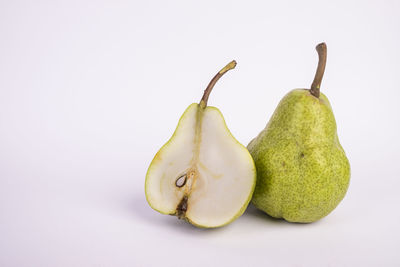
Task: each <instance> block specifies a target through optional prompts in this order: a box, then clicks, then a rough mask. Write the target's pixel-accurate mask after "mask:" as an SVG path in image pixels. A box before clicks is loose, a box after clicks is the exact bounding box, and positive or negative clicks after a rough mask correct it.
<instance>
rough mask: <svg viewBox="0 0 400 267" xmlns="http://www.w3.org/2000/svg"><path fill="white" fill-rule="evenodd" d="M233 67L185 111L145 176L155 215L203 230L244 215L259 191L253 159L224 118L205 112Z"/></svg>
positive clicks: (215, 111)
mask: <svg viewBox="0 0 400 267" xmlns="http://www.w3.org/2000/svg"><path fill="white" fill-rule="evenodd" d="M235 66H236V61H232V62H230V63H229V64H228V65H226V66H225V67H224V68H223V69H222V70H221V71H220V72H218V73H217V74H216V75H215V76H214V78H213V79H212V80H211V82H210V83H209V85H208V86H207V88H206V90H205V91H204V95H203V97H202V99H201V101H200V103H199V104H197V103H194V104H191V105H190V106H189V107H188V108H187V109H186V111H185V112H184V113H183V115H182V117H181V118H180V120H179V123H178V126H177V127H176V130H175V132H174V134H173V135H172V137H171V138H170V139H169V141H168V142H167V143H166V144H165V145H164V146H163V147H162V148H161V149H160V150H159V151H158V153H157V154H156V155H155V157H154V159H153V161H152V162H151V164H150V167H149V169H148V171H147V175H146V182H145V193H146V199H147V202H148V203H149V205H150V206H151V207H152V208H153V209H154V210H156V211H158V212H160V213H163V214H170V215H176V216H178V217H179V218H180V219H184V220H186V221H188V222H190V223H191V224H193V225H195V226H198V227H202V228H214V227H220V226H223V225H226V224H228V223H230V222H232V221H233V220H235V219H236V218H238V217H239V216H240V215H242V214H243V212H244V211H245V209H246V207H247V205H248V204H249V202H250V200H251V196H252V194H253V191H254V188H255V182H256V168H255V165H254V162H253V159H252V157H251V155H250V153H249V152H248V150H247V149H246V147H245V146H243V145H241V144H240V143H239V142H238V141H237V140H236V139H235V138H234V137H233V136H232V134H231V133H230V131H229V129H228V127H227V126H226V124H225V120H224V118H223V116H222V114H221V112H220V111H219V110H218V109H217V108H215V107H210V106H207V101H208V97H209V95H210V92H211V90H212V88H213V87H214V85H215V83H216V82H217V81H218V80H219V78H220V77H221V76H222V75H224V74H225V73H226V72H227V71H229V70H230V69H233V68H235Z"/></svg>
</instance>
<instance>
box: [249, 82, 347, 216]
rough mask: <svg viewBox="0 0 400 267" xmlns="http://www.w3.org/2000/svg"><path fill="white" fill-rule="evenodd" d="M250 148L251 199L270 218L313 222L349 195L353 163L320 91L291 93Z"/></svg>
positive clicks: (330, 109)
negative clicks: (254, 177) (253, 168)
mask: <svg viewBox="0 0 400 267" xmlns="http://www.w3.org/2000/svg"><path fill="white" fill-rule="evenodd" d="M248 149H249V151H250V154H251V155H252V156H253V159H254V162H255V165H256V168H257V185H256V189H255V191H254V195H253V199H252V202H253V204H254V205H255V206H256V207H257V208H259V209H261V210H263V211H265V212H266V213H268V214H269V215H271V216H272V217H276V218H283V219H285V220H287V221H290V222H300V223H308V222H314V221H316V220H319V219H321V218H322V217H325V216H326V215H328V214H329V213H330V212H331V211H332V210H333V209H334V208H335V207H336V206H337V205H338V204H339V202H340V201H341V200H342V199H343V197H344V195H345V194H346V191H347V188H348V186H349V180H350V165H349V161H348V160H347V158H346V155H345V152H344V150H343V148H342V147H341V145H340V143H339V140H338V137H337V132H336V122H335V118H334V115H333V112H332V108H331V106H330V103H329V101H328V99H327V98H326V96H325V95H323V94H322V93H321V95H320V98H316V97H314V96H313V95H311V94H310V92H309V90H306V89H296V90H293V91H291V92H289V93H288V94H287V95H286V96H285V97H284V98H283V99H282V100H281V102H280V103H279V105H278V107H277V108H276V110H275V112H274V114H273V116H272V118H271V119H270V121H269V123H268V124H267V126H266V127H265V129H264V130H263V131H262V132H261V133H260V134H259V135H258V136H257V137H256V138H255V139H253V140H252V141H251V142H250V144H249V145H248Z"/></svg>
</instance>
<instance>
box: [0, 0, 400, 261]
mask: <svg viewBox="0 0 400 267" xmlns="http://www.w3.org/2000/svg"><path fill="white" fill-rule="evenodd" d="M399 25H400V2H398V1H357V2H354V1H303V2H300V1H293V2H287V1H270V2H269V3H267V1H259V2H254V1H193V2H192V1H181V2H175V1H172V2H168V3H167V1H159V2H155V1H136V2H135V1H114V2H113V3H112V4H111V2H110V3H106V2H103V1H92V2H90V1H63V2H60V1H48V2H46V1H2V2H1V3H0V36H1V37H0V38H1V39H0V137H1V138H0V265H1V266H4V267H8V266H206V265H211V266H399V265H400V255H399V249H400V230H399V225H400V213H399V212H398V210H399V208H398V206H399V204H400V194H399V186H400V180H399V173H400V164H399V163H398V161H399V158H400V141H399V136H400V129H399V127H400V119H399V114H400V107H399V100H398V99H399V97H400V88H399V79H398V77H399V69H400V53H399V47H400V37H399ZM321 41H325V42H327V44H328V65H327V68H326V75H325V78H324V80H323V83H322V91H323V92H324V93H325V94H326V95H327V96H328V98H329V99H330V101H331V103H332V105H333V109H334V112H335V116H336V120H337V124H338V132H339V137H340V140H341V143H342V145H343V147H344V148H345V150H346V152H347V155H348V157H349V159H350V162H351V166H352V180H351V184H350V188H349V191H348V194H347V196H346V197H345V199H344V201H343V202H342V203H341V204H340V205H339V206H338V208H337V209H336V210H335V211H334V212H333V213H331V214H330V215H329V216H328V217H326V218H325V219H323V220H321V221H319V222H317V223H313V224H306V225H301V224H289V223H285V222H283V221H277V220H273V219H271V218H269V217H267V216H265V215H263V214H262V213H260V212H257V211H255V210H254V209H253V208H250V209H249V210H248V211H247V212H246V213H245V214H244V215H243V216H242V217H240V218H239V219H238V220H237V221H235V222H234V223H232V224H230V225H228V226H227V227H224V228H221V229H217V230H201V229H196V228H194V227H191V226H190V225H187V224H186V223H184V222H182V221H178V220H177V219H176V218H173V217H172V216H165V215H161V214H158V213H157V212H155V211H153V210H152V209H151V208H150V207H149V206H148V205H147V203H146V200H145V196H144V177H145V173H146V170H147V167H148V165H149V164H150V161H151V159H152V158H153V156H154V154H155V153H156V152H157V150H158V149H159V148H160V147H161V145H162V144H164V142H165V141H166V140H167V139H168V138H169V137H170V136H171V135H172V133H173V130H174V129H175V126H176V124H177V122H178V119H179V117H180V115H181V114H182V112H183V111H184V110H185V108H186V107H187V106H188V105H189V104H190V103H192V102H197V101H199V100H200V98H201V95H202V91H203V89H204V88H205V87H206V85H207V83H208V81H209V80H210V79H211V78H212V76H213V75H214V74H215V73H216V71H218V70H219V69H220V68H221V67H222V66H224V65H225V64H226V63H228V62H229V61H230V60H231V59H236V60H237V61H238V66H237V68H236V69H235V70H233V71H231V72H230V73H228V74H227V75H226V76H225V77H223V78H222V79H221V81H220V82H219V83H218V84H217V86H216V87H215V88H214V89H215V90H214V91H213V92H212V94H211V96H210V100H209V104H210V105H215V106H217V107H218V108H220V110H221V111H222V113H223V114H224V116H225V119H226V122H227V124H228V126H229V128H230V130H231V132H232V133H233V135H234V136H235V137H236V138H237V139H238V140H239V141H240V142H242V143H244V144H247V143H248V142H249V141H250V140H251V138H253V137H254V136H255V135H257V134H258V132H259V131H261V130H262V128H263V127H264V126H265V124H266V123H267V121H268V119H269V117H270V116H271V114H272V112H273V110H274V109H275V107H276V105H277V104H278V102H279V100H280V99H281V98H282V97H283V96H284V94H286V93H287V92H288V91H289V90H290V89H293V88H296V87H308V86H309V85H310V84H311V81H312V78H313V75H314V71H315V68H316V63H317V55H316V52H315V50H314V47H315V45H316V44H317V43H318V42H321Z"/></svg>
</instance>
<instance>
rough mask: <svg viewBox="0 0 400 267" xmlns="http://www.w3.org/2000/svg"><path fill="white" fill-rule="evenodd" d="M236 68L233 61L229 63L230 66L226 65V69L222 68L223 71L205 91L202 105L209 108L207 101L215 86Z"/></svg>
mask: <svg viewBox="0 0 400 267" xmlns="http://www.w3.org/2000/svg"><path fill="white" fill-rule="evenodd" d="M235 67H236V61H235V60H232V61H231V62H229V63H228V65H226V66H225V67H223V68H222V70H220V71H219V72H218V73H217V74H216V75H215V76H214V78H212V80H211V81H210V83H209V84H208V86H207V88H206V90H204V94H203V97H202V98H201V100H200V104H201V102H203V103H204V107H206V106H207V101H208V97H209V95H210V93H211V90H212V89H213V88H214V85H215V84H216V83H217V81H218V80H219V78H221V77H222V76H223V75H224V74H225V73H226V72H228V71H229V70H231V69H234V68H235Z"/></svg>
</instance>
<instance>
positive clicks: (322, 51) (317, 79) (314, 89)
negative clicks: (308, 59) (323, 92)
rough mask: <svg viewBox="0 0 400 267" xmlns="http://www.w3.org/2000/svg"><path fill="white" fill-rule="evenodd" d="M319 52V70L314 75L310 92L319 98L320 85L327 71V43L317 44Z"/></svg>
mask: <svg viewBox="0 0 400 267" xmlns="http://www.w3.org/2000/svg"><path fill="white" fill-rule="evenodd" d="M315 49H316V50H317V53H318V67H317V71H316V73H315V76H314V81H313V82H312V84H311V89H310V93H311V94H312V95H313V96H315V97H317V98H319V94H320V92H319V91H320V87H321V82H322V78H323V77H324V72H325V66H326V57H327V48H326V44H325V43H320V44H319V45H317V47H316V48H315Z"/></svg>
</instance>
